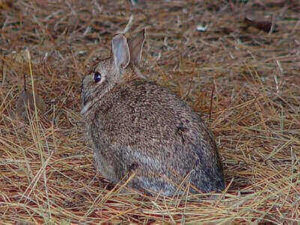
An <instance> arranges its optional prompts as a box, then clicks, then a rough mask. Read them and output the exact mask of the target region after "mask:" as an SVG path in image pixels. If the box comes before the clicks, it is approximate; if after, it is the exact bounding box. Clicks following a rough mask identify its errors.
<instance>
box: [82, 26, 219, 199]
mask: <svg viewBox="0 0 300 225" xmlns="http://www.w3.org/2000/svg"><path fill="white" fill-rule="evenodd" d="M144 41H145V30H142V31H140V32H138V33H137V35H136V36H135V37H133V38H131V39H127V38H126V37H125V36H124V35H123V34H118V35H116V36H114V37H113V39H112V41H111V48H112V54H111V57H110V58H106V59H103V60H101V61H99V62H98V64H97V65H96V66H95V67H94V68H93V70H92V71H91V72H90V73H89V74H88V75H86V76H85V77H84V78H83V79H82V86H81V98H82V110H81V114H82V116H83V119H84V121H85V124H86V129H87V137H88V139H89V140H90V142H91V143H92V148H93V151H94V160H95V164H96V168H97V170H98V171H99V172H100V173H101V174H102V175H103V177H104V178H106V179H107V180H108V181H110V182H112V183H115V184H116V183H118V182H120V181H122V179H123V178H124V177H125V176H128V175H129V174H134V176H133V177H130V178H131V180H130V181H129V182H128V185H129V186H130V187H132V188H134V189H136V190H138V191H142V192H143V193H149V194H155V193H159V194H160V195H164V196H173V195H175V194H183V193H184V191H185V190H189V191H190V192H191V193H199V192H203V193H206V192H212V191H216V192H220V191H222V190H224V188H225V182H224V174H223V167H222V163H221V160H220V156H219V153H218V149H217V146H216V143H215V141H214V138H213V136H212V134H211V132H210V131H209V130H208V128H207V127H206V125H205V124H204V122H203V120H202V119H201V118H200V116H199V115H198V114H197V113H196V112H195V111H193V110H192V109H191V107H190V106H188V105H187V104H186V103H185V102H184V101H183V100H181V99H180V98H178V97H177V96H176V95H175V94H173V93H171V91H170V90H169V89H167V88H165V87H162V86H159V85H158V84H156V83H155V82H153V81H148V80H147V79H146V78H145V77H144V76H143V75H142V74H141V72H140V70H139V69H138V68H139V64H140V61H141V54H142V48H143V44H144ZM187 185H188V186H187ZM185 188H189V189H185Z"/></svg>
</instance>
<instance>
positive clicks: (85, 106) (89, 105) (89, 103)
mask: <svg viewBox="0 0 300 225" xmlns="http://www.w3.org/2000/svg"><path fill="white" fill-rule="evenodd" d="M92 103H93V102H91V101H90V102H88V103H86V104H85V103H84V105H83V108H82V109H81V112H80V114H81V115H84V114H85V113H86V112H87V111H88V110H89V108H90V107H91V106H92Z"/></svg>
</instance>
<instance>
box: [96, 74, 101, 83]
mask: <svg viewBox="0 0 300 225" xmlns="http://www.w3.org/2000/svg"><path fill="white" fill-rule="evenodd" d="M101 77H102V76H101V73H99V72H95V73H94V81H95V82H96V83H98V82H99V81H100V80H101Z"/></svg>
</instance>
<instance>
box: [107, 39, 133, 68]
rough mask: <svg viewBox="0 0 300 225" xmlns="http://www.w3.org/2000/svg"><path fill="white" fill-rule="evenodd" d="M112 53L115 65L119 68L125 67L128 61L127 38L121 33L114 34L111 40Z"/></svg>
mask: <svg viewBox="0 0 300 225" xmlns="http://www.w3.org/2000/svg"><path fill="white" fill-rule="evenodd" d="M111 45H112V53H113V57H114V62H115V65H116V66H117V67H118V69H120V68H123V69H124V68H126V67H127V66H128V64H129V62H130V53H129V47H128V44H127V39H126V38H125V37H124V35H122V34H118V35H116V36H115V37H114V38H113V39H112V42H111Z"/></svg>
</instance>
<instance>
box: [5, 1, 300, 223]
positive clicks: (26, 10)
mask: <svg viewBox="0 0 300 225" xmlns="http://www.w3.org/2000/svg"><path fill="white" fill-rule="evenodd" d="M128 2H129V1H107V0H102V1H77V0H74V1H58V2H54V1H24V0H20V1H14V2H10V1H0V5H1V6H0V10H1V15H0V25H1V39H0V43H1V46H0V47H1V50H0V51H1V61H2V62H1V71H2V72H1V81H2V82H1V89H0V98H1V102H0V135H1V136H0V175H1V176H0V187H1V188H0V219H1V222H2V223H19V222H30V223H59V224H69V223H82V222H86V223H99V222H107V223H121V222H125V223H136V224H150V223H155V224H157V223H206V224H208V223H211V224H215V223H222V224H240V223H244V224H249V223H251V222H252V223H267V222H271V223H277V224H281V223H286V224H297V222H299V214H300V212H299V200H300V182H299V175H300V171H299V158H300V116H299V115H300V114H299V111H300V88H299V86H300V76H299V73H300V51H299V47H300V40H299V36H300V23H299V14H297V12H299V9H300V8H299V3H297V1H287V3H286V4H285V5H284V6H282V5H280V6H278V5H276V4H273V5H272V4H267V5H264V4H263V3H261V2H262V1H257V2H258V3H255V4H254V3H250V2H249V3H243V2H246V1H228V2H227V1H219V2H218V3H214V1H200V2H198V1H192V0H190V1H170V2H168V1H161V2H160V3H157V2H158V1H149V2H148V1H146V4H142V5H140V6H139V7H130V6H129V3H128ZM274 2H275V1H274ZM249 12H255V13H256V14H257V16H263V17H265V18H266V19H269V20H271V21H273V22H274V21H275V23H276V24H277V25H278V32H274V33H266V32H264V31H260V30H258V29H256V28H255V27H245V26H246V25H245V24H244V22H243V21H244V18H245V16H246V14H249ZM132 14H134V20H135V21H134V24H130V25H132V26H131V29H132V30H138V29H140V28H142V27H147V32H148V33H147V42H146V45H145V48H144V50H145V51H144V59H145V60H144V62H143V72H144V74H145V75H146V76H147V77H149V79H153V80H156V81H157V82H159V83H161V84H162V85H164V86H168V87H169V88H171V89H172V91H174V92H176V93H177V94H178V95H179V96H181V97H182V98H184V99H185V100H186V101H187V102H188V103H189V104H190V105H191V106H192V107H193V108H194V109H195V110H197V111H199V112H200V111H201V112H202V114H203V118H204V119H205V120H206V121H207V123H208V124H209V125H210V126H211V128H212V130H213V132H214V133H215V136H216V140H217V142H218V145H219V146H220V154H221V156H222V159H223V162H224V167H225V175H226V183H227V189H226V191H224V192H223V193H221V194H214V195H213V197H212V196H210V195H207V194H199V195H193V196H192V195H189V196H184V197H181V198H179V197H174V198H163V197H149V196H143V195H140V194H138V193H135V192H134V190H129V191H127V192H123V191H122V189H124V188H126V187H125V186H119V185H117V186H112V185H111V184H109V183H108V182H107V181H106V180H104V179H103V178H102V177H101V175H100V174H96V172H95V169H94V166H93V157H92V151H91V149H90V148H89V147H88V146H87V145H86V141H85V138H84V130H83V124H82V121H81V117H80V113H79V112H80V83H81V78H82V76H83V74H85V73H86V71H88V69H89V65H91V64H92V63H93V60H94V59H95V58H96V57H99V56H102V57H104V56H107V55H109V51H110V40H111V37H112V35H113V34H115V33H117V32H121V31H122V30H123V29H124V28H125V27H126V24H127V23H128V20H129V18H130V16H131V15H132ZM271 15H272V16H271ZM252 16H253V15H252ZM197 26H203V27H206V30H205V31H204V32H199V31H197ZM26 49H27V50H28V51H29V52H30V56H31V57H30V59H28V58H26V54H25V56H24V52H27V50H26ZM31 69H32V73H31ZM24 73H25V74H26V75H27V77H28V80H27V84H28V86H33V84H32V82H33V80H32V79H30V77H31V75H32V77H33V78H34V86H35V87H36V89H37V94H38V95H39V96H41V97H42V98H43V99H44V101H45V103H46V104H47V109H48V110H47V112H46V115H40V114H38V113H34V114H33V115H32V119H31V120H30V122H29V123H23V122H22V121H20V120H18V119H16V118H15V117H14V111H15V108H14V107H15V102H16V99H17V98H18V96H19V94H20V93H21V91H22V90H23V85H22V84H23V75H24ZM210 114H211V118H210V119H209V117H210Z"/></svg>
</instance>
